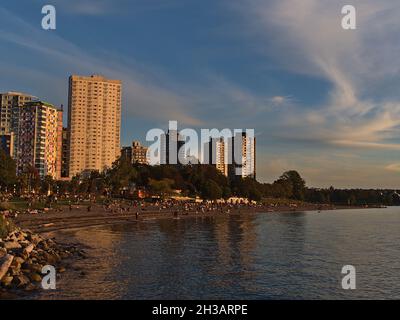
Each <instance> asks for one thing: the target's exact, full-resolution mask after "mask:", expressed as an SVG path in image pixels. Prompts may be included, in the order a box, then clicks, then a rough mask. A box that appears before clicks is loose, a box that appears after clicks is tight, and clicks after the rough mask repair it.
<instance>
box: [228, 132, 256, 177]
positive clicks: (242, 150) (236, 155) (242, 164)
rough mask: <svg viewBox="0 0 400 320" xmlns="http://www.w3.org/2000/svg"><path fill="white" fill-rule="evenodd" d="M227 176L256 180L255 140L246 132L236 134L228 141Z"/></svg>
mask: <svg viewBox="0 0 400 320" xmlns="http://www.w3.org/2000/svg"><path fill="white" fill-rule="evenodd" d="M229 141H230V143H229V146H228V150H229V159H228V161H229V163H230V164H229V165H228V175H229V177H230V178H234V177H237V176H240V177H242V178H247V177H249V178H254V179H255V178H256V138H255V137H254V136H250V135H249V134H248V133H247V132H242V133H236V134H235V136H234V137H232V138H231V139H230V140H229Z"/></svg>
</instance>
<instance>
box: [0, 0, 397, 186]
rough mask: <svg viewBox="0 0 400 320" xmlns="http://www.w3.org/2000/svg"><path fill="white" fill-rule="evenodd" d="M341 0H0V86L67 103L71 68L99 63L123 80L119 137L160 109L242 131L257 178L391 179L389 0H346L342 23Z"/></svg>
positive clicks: (393, 120) (348, 182)
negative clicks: (45, 18) (249, 137)
mask: <svg viewBox="0 0 400 320" xmlns="http://www.w3.org/2000/svg"><path fill="white" fill-rule="evenodd" d="M347 2H348V1H347ZM347 2H346V1H339V0H302V1H296V0H263V1H261V0H248V1H235V0H230V1H227V0H219V1H210V0H202V1H198V0H197V1H194V0H68V1H67V0H56V1H40V0H19V1H12V0H2V2H1V4H0V43H1V50H0V91H8V90H14V91H23V92H27V93H31V94H34V95H36V96H39V97H40V98H42V99H43V100H46V101H49V102H52V103H54V104H57V105H60V104H64V105H65V106H66V105H67V102H68V101H67V89H68V86H67V81H68V76H69V75H70V74H81V75H89V74H92V73H96V74H102V75H104V76H107V77H110V78H117V79H121V80H122V81H123V92H124V93H123V114H122V143H123V144H125V145H127V144H129V143H130V142H131V140H133V139H139V140H142V141H144V139H145V134H146V132H147V130H149V129H151V128H155V127H160V128H166V126H167V124H168V120H177V121H178V123H179V125H180V127H181V128H185V127H193V128H219V129H223V128H232V129H234V128H243V129H245V128H254V129H255V131H256V135H257V151H258V155H257V175H258V178H259V180H261V181H269V182H271V181H273V180H274V179H276V178H277V177H278V176H279V175H280V174H281V173H282V172H283V171H285V170H288V169H296V170H298V171H299V172H300V173H301V174H302V175H303V176H304V178H305V179H306V181H307V183H308V185H312V186H320V187H328V186H330V185H334V186H336V187H343V188H346V187H364V188H367V187H388V188H399V174H400V159H399V153H400V144H399V128H400V126H399V125H400V103H399V101H400V90H398V88H399V85H400V81H399V80H400V76H399V75H400V73H399V71H400V55H399V49H400V41H399V37H398V33H399V30H400V3H398V1H396V0H382V1H375V0H362V1H361V0H353V1H351V2H352V4H353V5H354V6H355V7H356V9H357V30H351V31H345V30H343V29H342V28H341V18H342V15H341V13H340V12H341V8H342V6H343V5H345V4H348V3H347ZM45 4H53V5H54V6H55V7H56V9H57V29H56V30H54V31H44V30H42V29H41V18H42V14H41V8H42V6H43V5H45Z"/></svg>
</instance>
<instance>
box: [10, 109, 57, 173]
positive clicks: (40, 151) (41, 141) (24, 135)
mask: <svg viewBox="0 0 400 320" xmlns="http://www.w3.org/2000/svg"><path fill="white" fill-rule="evenodd" d="M62 116H63V112H62V110H59V109H58V108H57V107H55V106H53V105H51V104H49V103H46V102H42V101H34V102H27V103H25V105H23V106H21V107H20V110H19V121H18V123H19V124H18V144H17V150H16V162H17V174H22V173H24V172H27V171H28V170H29V169H30V168H31V167H33V168H35V169H36V170H37V172H38V174H39V176H40V177H45V176H51V177H52V178H53V179H59V178H60V177H61V157H62Z"/></svg>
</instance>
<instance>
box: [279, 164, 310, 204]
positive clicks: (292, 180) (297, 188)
mask: <svg viewBox="0 0 400 320" xmlns="http://www.w3.org/2000/svg"><path fill="white" fill-rule="evenodd" d="M277 183H278V184H281V185H285V184H287V185H289V186H291V188H292V195H291V196H289V197H290V198H292V199H296V200H304V197H305V191H306V182H305V181H304V180H303V178H302V177H301V176H300V174H299V173H298V172H297V171H295V170H290V171H286V172H285V173H284V174H283V175H282V176H280V178H279V180H278V181H277Z"/></svg>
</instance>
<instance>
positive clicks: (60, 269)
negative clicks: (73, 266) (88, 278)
mask: <svg viewBox="0 0 400 320" xmlns="http://www.w3.org/2000/svg"><path fill="white" fill-rule="evenodd" d="M57 271H58V272H59V273H63V272H65V271H66V270H65V268H64V267H59V268H58V270H57Z"/></svg>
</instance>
